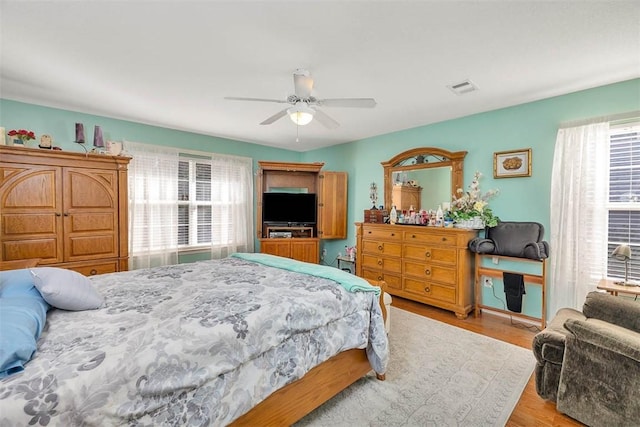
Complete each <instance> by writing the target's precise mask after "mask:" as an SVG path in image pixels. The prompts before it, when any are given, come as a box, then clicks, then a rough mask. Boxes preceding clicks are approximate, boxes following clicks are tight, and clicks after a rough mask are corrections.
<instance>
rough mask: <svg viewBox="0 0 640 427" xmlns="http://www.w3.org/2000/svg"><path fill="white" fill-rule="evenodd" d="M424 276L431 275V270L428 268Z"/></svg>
mask: <svg viewBox="0 0 640 427" xmlns="http://www.w3.org/2000/svg"><path fill="white" fill-rule="evenodd" d="M424 274H426V275H427V276H430V275H431V270H429V269H428V268H427V269H426V270H424Z"/></svg>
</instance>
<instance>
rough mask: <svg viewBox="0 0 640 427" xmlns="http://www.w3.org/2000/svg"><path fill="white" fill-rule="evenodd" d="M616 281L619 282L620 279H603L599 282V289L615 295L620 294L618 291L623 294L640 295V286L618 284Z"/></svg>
mask: <svg viewBox="0 0 640 427" xmlns="http://www.w3.org/2000/svg"><path fill="white" fill-rule="evenodd" d="M614 282H619V280H611V279H602V280H600V282H599V283H598V289H602V290H603V291H607V292H609V293H610V294H611V295H615V296H617V295H618V292H620V293H623V294H630V295H636V296H638V295H640V286H634V285H631V286H629V285H617V284H615V283H614Z"/></svg>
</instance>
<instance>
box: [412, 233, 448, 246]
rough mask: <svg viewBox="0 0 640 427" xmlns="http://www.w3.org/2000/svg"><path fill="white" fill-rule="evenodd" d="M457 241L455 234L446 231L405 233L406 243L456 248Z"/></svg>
mask: <svg viewBox="0 0 640 427" xmlns="http://www.w3.org/2000/svg"><path fill="white" fill-rule="evenodd" d="M439 230H442V229H439ZM456 240H457V239H456V235H455V234H452V233H447V232H446V231H444V230H442V231H440V232H437V231H436V232H434V231H430V232H428V233H425V232H423V233H421V232H419V231H405V232H404V242H405V243H426V244H428V245H443V246H455V245H456Z"/></svg>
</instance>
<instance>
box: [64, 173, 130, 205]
mask: <svg viewBox="0 0 640 427" xmlns="http://www.w3.org/2000/svg"><path fill="white" fill-rule="evenodd" d="M116 180H117V172H116V171H94V170H91V169H88V170H81V169H73V168H68V169H65V176H64V182H65V186H64V189H65V211H66V212H72V210H75V209H100V208H103V209H105V208H106V209H114V208H115V207H116V206H115V205H114V202H116V201H117V200H118V199H117V197H116V193H117V186H116Z"/></svg>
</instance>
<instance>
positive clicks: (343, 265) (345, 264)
mask: <svg viewBox="0 0 640 427" xmlns="http://www.w3.org/2000/svg"><path fill="white" fill-rule="evenodd" d="M336 259H337V260H338V268H339V269H340V270H342V271H347V272H349V273H351V274H356V260H355V259H351V258H350V257H348V256H346V255H340V256H338V257H337V258H336Z"/></svg>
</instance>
